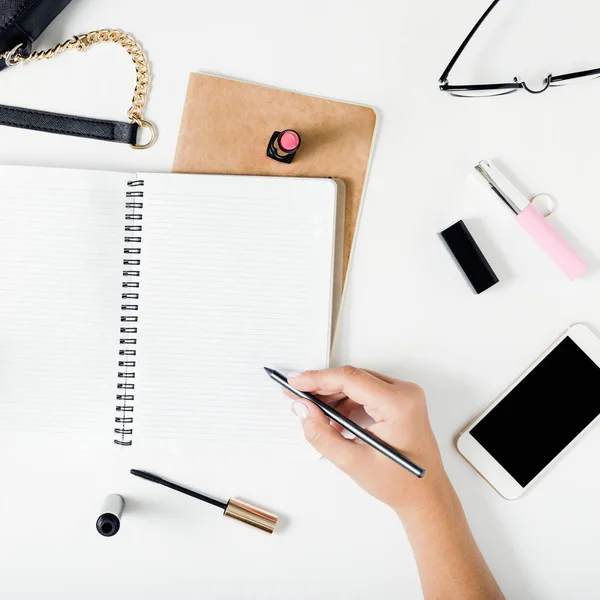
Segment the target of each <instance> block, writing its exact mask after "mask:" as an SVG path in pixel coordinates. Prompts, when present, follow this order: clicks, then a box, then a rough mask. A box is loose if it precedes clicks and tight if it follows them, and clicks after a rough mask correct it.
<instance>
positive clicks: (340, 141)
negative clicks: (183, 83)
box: [173, 73, 377, 279]
mask: <svg viewBox="0 0 600 600" xmlns="http://www.w3.org/2000/svg"><path fill="white" fill-rule="evenodd" d="M376 120H377V119H376V114H375V111H374V110H373V109H372V108H370V107H368V106H362V105H358V104H351V103H348V102H340V101H337V100H329V99H326V98H318V97H315V96H309V95H306V94H298V93H295V92H289V91H285V90H279V89H274V88H270V87H266V86H262V85H256V84H252V83H246V82H243V81H237V80H234V79H227V78H224V77H216V76H214V75H206V74H202V73H192V74H191V75H190V80H189V84H188V90H187V96H186V101H185V107H184V110H183V117H182V121H181V129H180V132H179V141H178V144H177V152H176V155H175V162H174V164H173V171H175V172H178V173H225V174H230V175H231V174H237V175H273V176H292V177H334V178H336V179H339V180H341V181H343V182H344V184H345V186H346V209H345V234H344V253H343V261H344V266H343V276H344V279H345V275H346V272H347V269H348V262H349V259H350V251H351V249H352V242H353V240H354V234H355V230H356V226H357V221H358V217H359V211H360V206H361V200H362V197H363V193H364V187H365V179H366V176H367V170H368V167H369V160H370V156H371V148H372V145H373V137H374V132H375V125H376ZM283 129H295V130H296V131H298V133H299V134H300V136H301V137H302V145H301V147H300V150H299V151H298V154H297V155H296V157H295V159H294V162H293V163H291V164H289V165H287V164H282V163H278V162H276V161H274V160H272V159H269V158H267V157H266V156H265V151H266V148H267V144H268V141H269V138H270V137H271V134H272V133H273V131H281V130H283Z"/></svg>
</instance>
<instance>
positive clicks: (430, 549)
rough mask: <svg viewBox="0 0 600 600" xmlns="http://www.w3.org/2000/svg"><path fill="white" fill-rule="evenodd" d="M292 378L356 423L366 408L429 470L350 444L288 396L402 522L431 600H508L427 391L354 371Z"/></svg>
mask: <svg viewBox="0 0 600 600" xmlns="http://www.w3.org/2000/svg"><path fill="white" fill-rule="evenodd" d="M288 380H289V382H290V384H291V385H292V386H294V387H295V388H297V389H299V390H302V391H305V392H312V393H313V394H316V395H317V396H320V397H321V399H322V400H324V401H327V402H332V403H333V402H337V404H336V409H337V410H339V412H341V413H342V414H344V415H345V416H347V417H349V418H351V419H353V420H355V418H356V416H355V414H354V413H355V410H359V409H360V410H364V411H365V412H366V413H367V414H368V415H369V416H370V417H371V418H372V419H373V420H374V421H375V423H374V424H373V425H371V426H370V427H368V429H369V431H371V432H372V433H374V434H375V435H376V436H377V437H379V438H381V439H382V440H384V441H386V442H387V443H388V444H390V445H392V446H393V447H394V448H397V449H398V450H399V451H400V452H402V453H403V454H406V455H407V456H408V457H409V458H410V459H411V460H413V461H414V462H416V463H417V464H418V465H420V466H422V467H423V468H424V469H426V473H425V476H424V477H423V478H422V479H419V478H417V477H415V476H414V475H412V474H410V473H409V472H408V471H406V470H405V469H403V468H402V467H401V466H400V465H398V464H396V463H395V462H393V461H392V460H390V459H389V458H387V457H386V456H384V455H383V454H381V453H380V452H378V451H377V450H374V449H373V448H371V447H370V446H367V445H366V444H363V443H362V442H359V441H357V440H348V439H346V438H344V437H343V436H342V434H341V428H340V427H339V426H338V425H335V424H332V423H330V421H329V419H328V418H327V417H326V416H325V415H324V414H323V413H322V412H321V410H319V409H318V408H317V407H316V406H314V404H312V403H311V402H309V401H308V400H302V399H298V398H297V397H296V396H293V395H291V394H290V393H289V392H286V393H287V394H288V395H289V396H290V397H292V398H294V399H295V400H296V401H295V402H294V404H293V406H292V408H293V410H294V413H295V414H296V415H297V416H298V417H300V419H301V420H302V426H303V427H304V435H305V436H306V439H307V440H308V441H309V442H310V443H311V444H312V445H313V446H314V447H315V448H316V449H317V450H318V451H319V452H320V453H321V454H322V455H323V456H325V457H327V458H328V459H329V460H330V461H331V462H332V463H334V464H335V465H337V466H338V467H339V468H340V469H342V470H343V471H345V472H346V473H348V475H350V477H352V478H353V479H354V480H355V481H356V482H357V483H358V484H359V485H360V486H361V487H362V488H364V489H365V490H366V491H367V492H369V493H370V494H371V495H373V496H375V497H376V498H379V500H382V501H383V502H385V503H386V504H389V505H390V506H391V507H392V508H393V509H394V510H395V511H396V512H397V514H398V516H399V517H400V518H401V519H402V521H403V523H404V528H405V530H406V533H407V535H408V539H409V541H410V543H411V545H412V548H413V550H414V552H415V558H416V560H417V566H418V568H419V573H420V576H421V584H422V586H423V593H424V596H425V599H426V600H434V599H435V600H455V599H456V598H460V599H461V600H503V599H504V596H503V595H502V592H501V591H500V588H499V587H498V585H497V584H496V582H495V581H494V577H493V575H492V574H491V572H490V570H489V569H488V567H487V565H486V563H485V560H484V559H483V557H482V556H481V553H480V552H479V549H478V548H477V544H476V543H475V540H474V539H473V536H472V534H471V531H470V529H469V525H468V523H467V519H466V517H465V514H464V512H463V509H462V506H461V504H460V501H459V499H458V497H457V496H456V493H455V492H454V488H453V487H452V485H451V484H450V481H449V480H448V478H447V476H446V473H445V471H444V467H443V465H442V459H441V457H440V451H439V449H438V446H437V443H436V441H435V437H434V436H433V432H432V431H431V426H430V424H429V417H428V416H427V407H426V405H425V394H424V393H423V390H422V389H421V388H420V387H419V386H417V385H414V384H413V383H406V382H405V381H399V380H398V379H392V378H391V377H384V376H383V375H378V374H377V373H369V372H367V371H361V370H360V369H355V368H354V367H342V368H341V369H325V370H324V371H308V372H306V373H303V374H301V375H298V376H296V377H292V376H291V375H289V376H288Z"/></svg>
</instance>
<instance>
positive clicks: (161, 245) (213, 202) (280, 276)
mask: <svg viewBox="0 0 600 600" xmlns="http://www.w3.org/2000/svg"><path fill="white" fill-rule="evenodd" d="M138 177H139V178H141V179H144V180H145V186H144V208H143V240H142V247H143V250H142V265H141V278H140V282H141V287H140V311H139V334H138V356H137V359H138V360H137V362H138V365H137V367H136V378H137V391H136V400H135V403H136V405H135V421H134V444H135V443H136V442H137V440H138V439H140V438H170V439H188V438H189V439H200V440H205V441H213V440H220V441H226V442H235V443H240V442H261V443H275V444H301V443H304V442H303V440H301V429H300V427H299V426H298V423H297V420H296V419H295V418H294V417H293V415H292V414H291V412H290V402H289V400H286V399H285V398H284V397H283V396H282V394H281V392H280V390H279V389H278V386H276V385H275V384H274V383H273V382H272V381H270V380H269V378H268V377H267V376H266V374H265V373H264V371H263V366H272V367H274V368H281V369H284V370H292V369H293V370H301V369H306V368H322V367H324V366H326V365H327V363H328V360H329V348H330V332H331V300H332V281H333V262H334V238H335V235H334V232H335V226H336V223H335V216H336V199H337V187H336V183H335V182H333V181H332V180H309V179H296V178H257V177H241V176H214V175H148V174H141V175H138Z"/></svg>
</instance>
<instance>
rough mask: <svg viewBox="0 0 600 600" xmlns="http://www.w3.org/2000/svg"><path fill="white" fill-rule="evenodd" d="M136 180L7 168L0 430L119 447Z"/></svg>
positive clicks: (1, 238)
mask: <svg viewBox="0 0 600 600" xmlns="http://www.w3.org/2000/svg"><path fill="white" fill-rule="evenodd" d="M127 179H128V177H127V175H125V174H113V173H103V172H94V171H75V170H66V169H41V168H29V167H4V166H2V167H0V431H15V432H22V431H28V430H33V431H37V432H40V431H46V432H59V433H64V434H70V433H82V434H87V433H98V434H99V435H101V436H103V440H104V441H105V442H106V443H107V444H111V445H112V438H113V435H112V430H113V428H114V414H115V411H114V408H115V404H116V402H115V392H116V389H115V388H116V381H117V380H116V376H117V360H118V343H119V312H120V311H119V309H120V282H121V279H122V276H121V271H122V266H121V262H122V260H123V228H124V212H125V192H126V191H127V189H128V188H127Z"/></svg>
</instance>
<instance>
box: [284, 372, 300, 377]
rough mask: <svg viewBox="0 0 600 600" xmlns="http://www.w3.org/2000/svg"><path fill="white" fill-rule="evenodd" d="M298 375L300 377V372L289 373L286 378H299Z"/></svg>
mask: <svg viewBox="0 0 600 600" xmlns="http://www.w3.org/2000/svg"><path fill="white" fill-rule="evenodd" d="M300 375H302V373H300V371H290V372H289V373H288V374H287V376H288V378H290V377H300Z"/></svg>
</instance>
